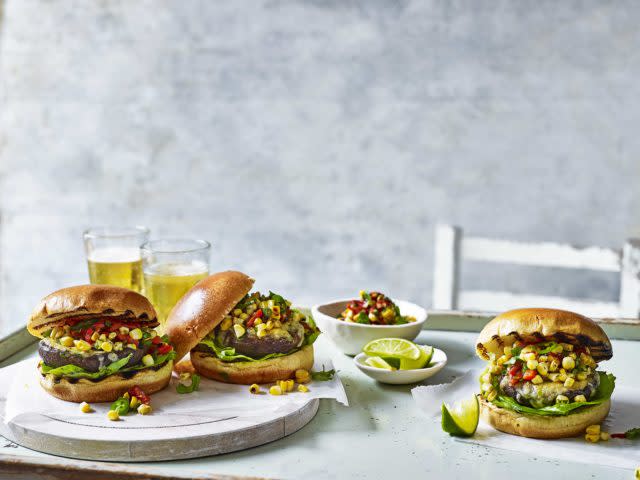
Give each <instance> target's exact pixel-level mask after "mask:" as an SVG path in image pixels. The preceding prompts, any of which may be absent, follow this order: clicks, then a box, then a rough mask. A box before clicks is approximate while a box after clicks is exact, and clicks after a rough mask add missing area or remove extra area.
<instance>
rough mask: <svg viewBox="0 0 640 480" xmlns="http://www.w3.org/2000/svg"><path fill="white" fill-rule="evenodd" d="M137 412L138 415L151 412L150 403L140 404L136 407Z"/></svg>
mask: <svg viewBox="0 0 640 480" xmlns="http://www.w3.org/2000/svg"><path fill="white" fill-rule="evenodd" d="M138 413H139V414H140V415H149V414H150V413H151V405H147V404H146V403H143V404H141V405H140V406H139V407H138Z"/></svg>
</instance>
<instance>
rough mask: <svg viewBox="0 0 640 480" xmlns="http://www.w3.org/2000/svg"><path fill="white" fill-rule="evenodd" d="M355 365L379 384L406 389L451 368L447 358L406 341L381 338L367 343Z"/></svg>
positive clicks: (431, 349)
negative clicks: (447, 366)
mask: <svg viewBox="0 0 640 480" xmlns="http://www.w3.org/2000/svg"><path fill="white" fill-rule="evenodd" d="M353 361H354V362H355V364H356V367H358V369H360V371H361V372H362V373H364V374H365V375H368V376H369V377H371V378H373V379H374V380H377V381H378V382H381V383H389V384H393V385H406V384H409V383H418V382H421V381H423V380H426V379H427V378H429V377H432V376H434V375H435V374H436V373H438V372H439V371H440V370H442V369H443V368H444V366H445V365H446V364H447V355H446V354H445V353H444V352H443V351H442V350H439V349H437V348H434V347H431V346H429V345H418V344H416V343H413V342H411V341H409V340H406V339H404V338H378V339H376V340H373V341H371V342H369V343H367V344H366V345H365V346H364V347H363V349H362V352H361V353H359V354H358V355H356V357H355V358H354V359H353Z"/></svg>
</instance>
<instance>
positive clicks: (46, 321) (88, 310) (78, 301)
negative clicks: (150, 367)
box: [27, 285, 158, 337]
mask: <svg viewBox="0 0 640 480" xmlns="http://www.w3.org/2000/svg"><path fill="white" fill-rule="evenodd" d="M94 315H95V316H98V315H99V316H100V317H118V316H128V317H131V319H132V320H136V321H139V322H149V324H150V326H155V325H157V324H158V321H157V318H156V311H155V309H154V308H153V305H151V302H150V301H149V300H148V299H147V298H146V297H144V296H143V295H140V294H139V293H137V292H134V291H133V290H129V289H126V288H122V287H114V286H113V285H78V286H75V287H67V288H63V289H61V290H57V291H55V292H53V293H50V294H49V295H47V296H46V297H44V298H43V299H42V300H41V301H40V303H39V304H38V305H37V306H36V308H35V309H34V310H33V313H32V314H31V317H30V318H29V322H28V324H27V329H28V330H29V333H31V334H32V335H35V336H36V337H42V334H43V332H45V331H47V330H49V329H51V328H52V327H54V326H56V325H60V324H63V323H64V322H65V319H67V318H71V317H79V316H87V317H90V316H94Z"/></svg>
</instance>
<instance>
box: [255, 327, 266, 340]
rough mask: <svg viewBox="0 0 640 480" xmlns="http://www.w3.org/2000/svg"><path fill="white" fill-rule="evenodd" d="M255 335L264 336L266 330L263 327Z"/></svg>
mask: <svg viewBox="0 0 640 480" xmlns="http://www.w3.org/2000/svg"><path fill="white" fill-rule="evenodd" d="M256 336H257V337H258V338H264V337H266V336H267V331H266V330H265V329H264V328H262V329H260V330H258V331H257V332H256Z"/></svg>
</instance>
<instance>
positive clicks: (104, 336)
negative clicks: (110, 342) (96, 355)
mask: <svg viewBox="0 0 640 480" xmlns="http://www.w3.org/2000/svg"><path fill="white" fill-rule="evenodd" d="M98 338H99V339H100V340H102V341H103V342H104V341H105V340H106V339H107V335H106V333H101V334H100V336H98Z"/></svg>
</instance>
